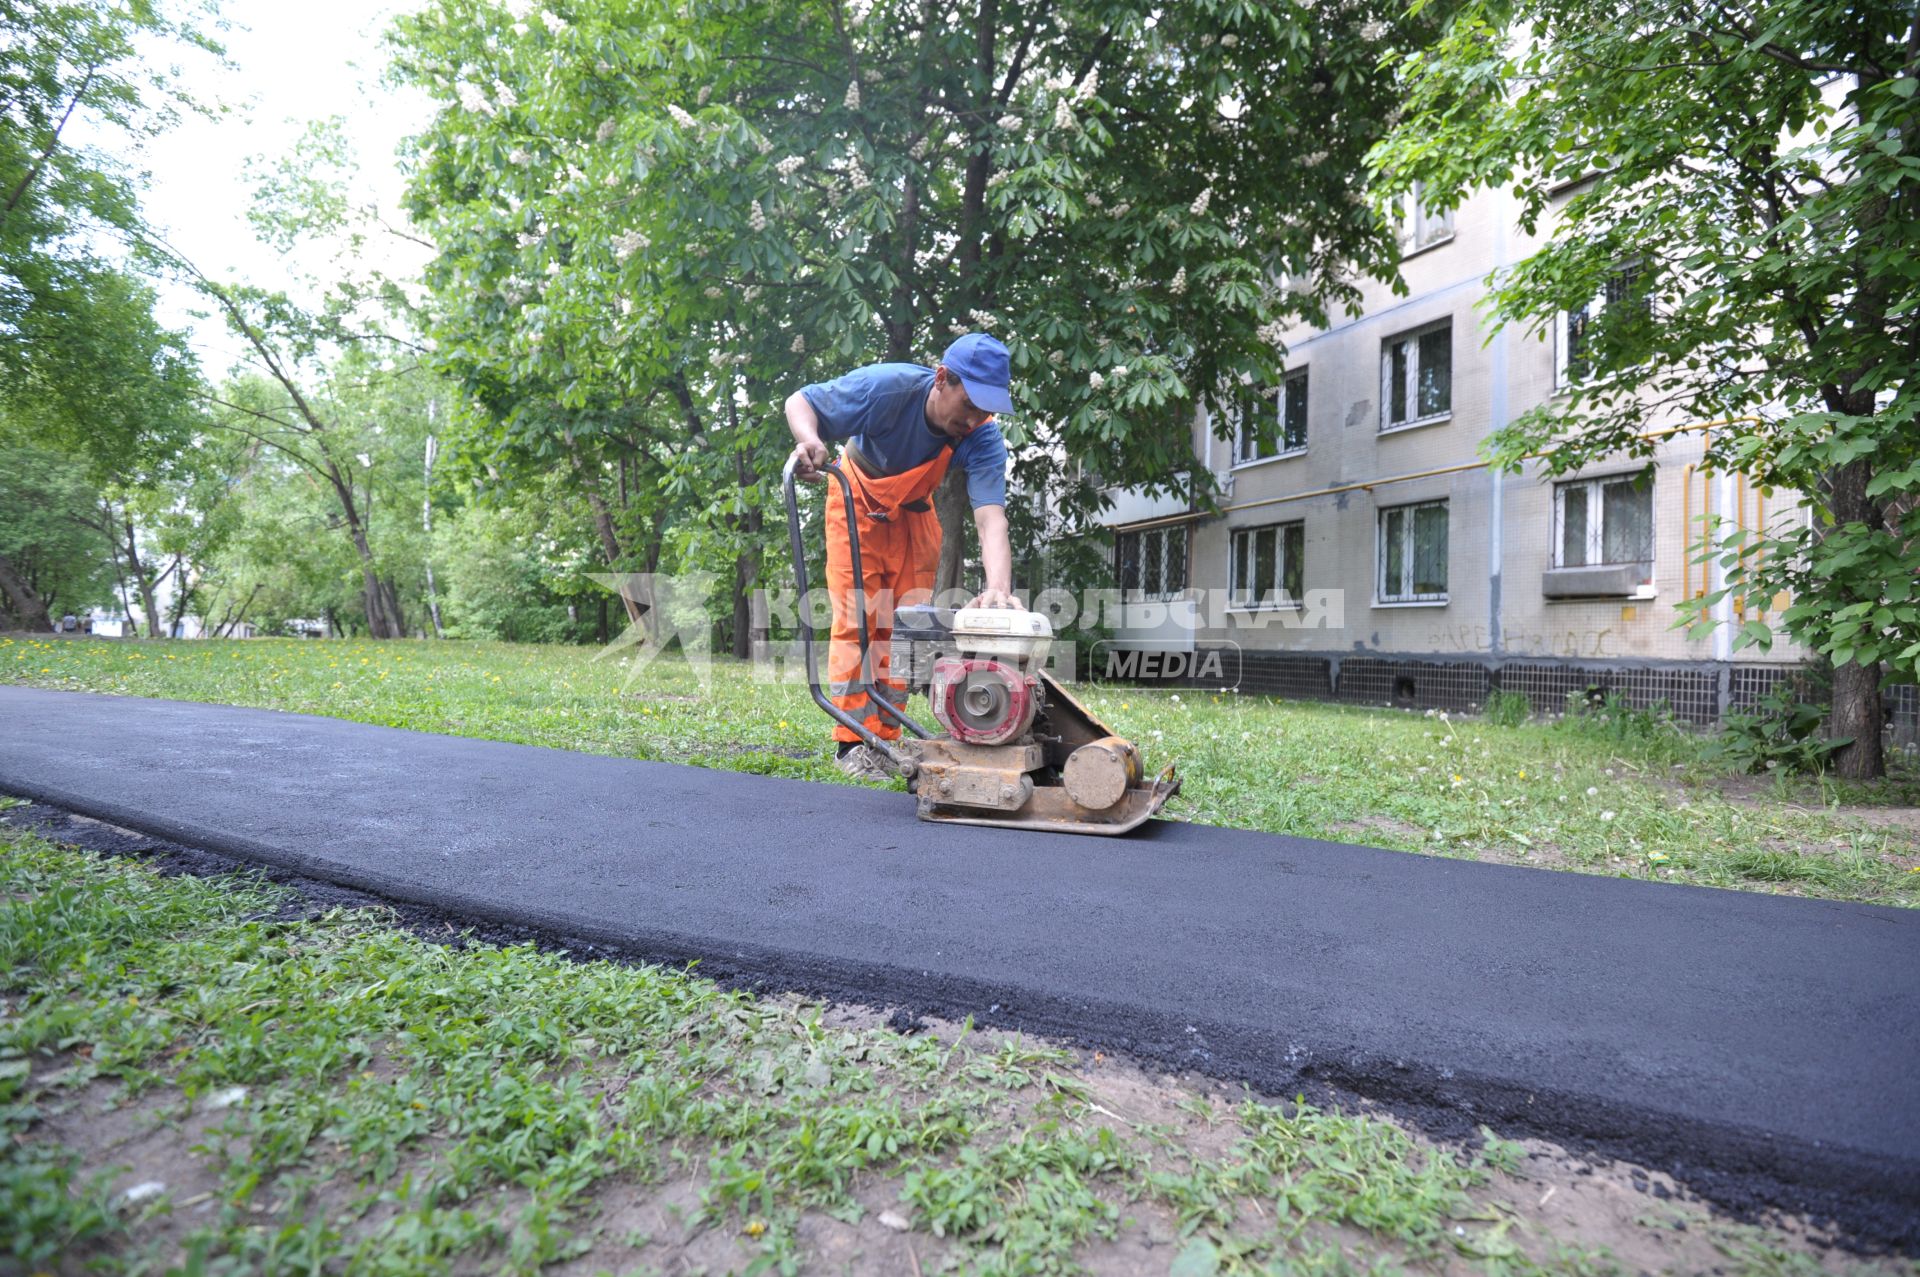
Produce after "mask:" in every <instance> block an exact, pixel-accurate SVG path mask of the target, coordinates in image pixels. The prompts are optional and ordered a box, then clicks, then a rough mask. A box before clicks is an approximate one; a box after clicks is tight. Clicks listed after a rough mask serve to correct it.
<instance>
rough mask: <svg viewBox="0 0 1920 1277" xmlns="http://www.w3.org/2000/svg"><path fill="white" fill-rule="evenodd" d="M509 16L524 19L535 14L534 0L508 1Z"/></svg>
mask: <svg viewBox="0 0 1920 1277" xmlns="http://www.w3.org/2000/svg"><path fill="white" fill-rule="evenodd" d="M506 10H507V16H509V17H512V18H524V17H526V16H528V15H529V14H531V13H532V12H533V0H507V3H506Z"/></svg>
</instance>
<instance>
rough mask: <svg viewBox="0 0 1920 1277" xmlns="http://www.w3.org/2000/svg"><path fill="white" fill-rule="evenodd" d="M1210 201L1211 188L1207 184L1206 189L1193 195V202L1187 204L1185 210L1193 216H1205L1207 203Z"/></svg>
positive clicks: (1211, 197)
mask: <svg viewBox="0 0 1920 1277" xmlns="http://www.w3.org/2000/svg"><path fill="white" fill-rule="evenodd" d="M1212 202H1213V188H1212V187H1211V186H1209V187H1208V188H1207V189H1206V190H1204V191H1202V192H1200V193H1199V194H1198V195H1196V196H1194V197H1193V203H1191V204H1189V205H1187V211H1188V212H1189V213H1192V214H1193V215H1194V216H1195V217H1205V216H1206V213H1207V205H1208V204H1210V203H1212Z"/></svg>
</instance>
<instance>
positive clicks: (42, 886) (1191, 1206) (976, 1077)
mask: <svg viewBox="0 0 1920 1277" xmlns="http://www.w3.org/2000/svg"><path fill="white" fill-rule="evenodd" d="M287 898H288V897H287V896H286V895H285V894H284V893H283V892H282V891H281V890H279V889H277V888H273V887H270V886H267V885H263V884H261V883H259V882H258V881H254V880H243V879H230V880H224V881H223V880H214V879H198V878H190V877H180V878H163V877H161V876H159V875H158V874H156V873H155V872H154V871H153V870H151V869H150V868H148V867H147V866H145V865H143V864H140V863H137V862H130V861H124V860H121V861H116V860H106V859H101V858H97V857H94V856H92V855H89V854H86V853H82V852H79V851H75V850H72V849H67V848H62V847H59V846H56V845H54V844H51V843H48V842H46V841H45V840H43V839H41V838H38V837H35V836H33V835H30V834H26V833H24V832H22V831H19V830H16V829H9V828H8V827H6V826H5V825H4V824H0V1210H4V1211H5V1213H6V1218H7V1219H8V1222H9V1227H8V1229H6V1230H5V1232H4V1235H0V1268H4V1267H6V1266H7V1262H8V1260H12V1261H13V1262H15V1263H16V1264H18V1265H19V1266H20V1267H21V1268H22V1269H23V1270H25V1271H35V1270H37V1269H39V1268H41V1267H52V1266H54V1265H56V1264H60V1265H62V1266H63V1268H65V1269H69V1270H73V1271H78V1270H79V1268H80V1267H82V1266H86V1267H88V1268H89V1270H91V1271H100V1272H107V1273H127V1274H132V1273H159V1272H162V1271H170V1272H182V1273H214V1272H234V1273H241V1272H244V1273H277V1272H317V1271H320V1270H321V1269H322V1268H323V1267H324V1269H325V1270H326V1271H329V1272H350V1273H370V1274H395V1275H400V1274H406V1275H409V1277H411V1275H413V1274H432V1273H442V1272H451V1271H492V1272H504V1273H532V1272H536V1271H539V1270H540V1269H541V1268H543V1267H545V1266H547V1265H549V1264H552V1263H555V1262H558V1261H563V1260H567V1259H570V1258H579V1257H582V1256H587V1257H589V1258H590V1259H591V1260H592V1261H593V1262H594V1263H595V1264H597V1265H601V1266H603V1267H605V1268H607V1269H609V1270H611V1269H613V1268H618V1269H619V1270H622V1271H635V1272H649V1271H684V1267H683V1265H682V1264H681V1262H680V1259H679V1257H678V1256H679V1251H680V1249H681V1248H684V1247H686V1246H689V1245H697V1244H700V1239H701V1238H703V1237H704V1238H706V1239H707V1242H708V1244H711V1243H713V1241H714V1240H715V1239H719V1240H720V1242H721V1243H722V1244H723V1247H724V1249H723V1250H722V1251H721V1252H720V1253H721V1258H720V1259H719V1260H718V1261H717V1262H718V1263H719V1264H720V1265H721V1266H723V1267H724V1268H725V1269H726V1270H727V1271H740V1272H794V1271H799V1270H801V1269H802V1267H804V1266H806V1265H807V1264H808V1262H809V1254H810V1252H809V1249H808V1242H807V1237H808V1232H807V1229H806V1228H805V1227H804V1225H805V1222H806V1221H808V1220H809V1219H811V1220H840V1221H850V1222H856V1223H857V1222H860V1221H863V1220H868V1219H869V1218H870V1212H869V1208H868V1207H867V1206H864V1205H863V1203H862V1198H863V1196H864V1198H865V1200H866V1201H868V1202H871V1201H874V1200H875V1199H876V1198H877V1200H878V1201H880V1202H881V1203H891V1204H892V1206H891V1209H893V1210H896V1211H898V1212H899V1213H900V1214H901V1215H902V1216H903V1217H904V1220H905V1225H906V1227H907V1228H908V1230H909V1231H908V1233H907V1234H906V1240H907V1241H908V1242H909V1243H911V1244H914V1245H916V1246H917V1247H918V1254H920V1255H923V1256H926V1257H927V1263H928V1271H934V1265H935V1262H936V1260H937V1261H938V1262H939V1263H940V1264H943V1265H944V1266H945V1267H947V1268H948V1269H950V1270H954V1271H964V1272H974V1273H985V1274H1038V1273H1055V1272H1074V1271H1079V1269H1080V1264H1081V1260H1082V1257H1083V1256H1085V1255H1086V1254H1087V1253H1088V1250H1089V1248H1096V1249H1097V1248H1098V1247H1099V1246H1100V1245H1102V1244H1103V1243H1105V1244H1110V1243H1111V1240H1112V1239H1114V1238H1115V1237H1117V1236H1119V1235H1121V1234H1123V1233H1125V1232H1127V1231H1128V1230H1130V1229H1131V1230H1134V1231H1135V1232H1137V1231H1138V1230H1139V1227H1140V1225H1139V1223H1138V1218H1139V1217H1141V1216H1146V1215H1150V1216H1152V1217H1154V1218H1158V1219H1164V1220H1166V1221H1168V1223H1167V1228H1168V1230H1169V1231H1168V1234H1167V1236H1166V1237H1165V1239H1164V1245H1165V1249H1164V1250H1162V1251H1161V1252H1159V1253H1160V1255H1161V1256H1162V1258H1161V1261H1160V1262H1161V1263H1162V1265H1163V1269H1162V1270H1163V1271H1164V1270H1165V1268H1164V1265H1165V1264H1167V1263H1169V1262H1171V1263H1172V1271H1175V1272H1180V1273H1188V1274H1211V1273H1255V1272H1266V1273H1303V1274H1304V1273H1357V1272H1399V1271H1407V1270H1411V1271H1418V1272H1430V1271H1441V1270H1446V1271H1467V1272H1485V1273H1490V1274H1534V1273H1542V1274H1544V1273H1581V1272H1587V1273H1602V1272H1613V1271H1617V1270H1618V1268H1617V1266H1616V1265H1615V1264H1614V1263H1613V1262H1612V1261H1611V1260H1610V1259H1609V1258H1608V1256H1607V1255H1606V1254H1604V1253H1602V1252H1601V1251H1600V1250H1598V1249H1597V1248H1595V1247H1592V1246H1589V1245H1586V1244H1584V1243H1583V1242H1582V1239H1580V1238H1575V1237H1556V1236H1553V1235H1552V1234H1551V1233H1546V1232H1541V1231H1538V1230H1536V1229H1534V1228H1533V1227H1532V1226H1531V1225H1530V1224H1529V1223H1528V1222H1527V1221H1526V1219H1525V1218H1523V1215H1524V1201H1525V1200H1530V1199H1531V1198H1532V1196H1533V1195H1534V1194H1536V1193H1537V1192H1538V1189H1537V1186H1532V1185H1527V1184H1525V1183H1524V1182H1523V1181H1521V1180H1517V1179H1515V1178H1514V1174H1515V1172H1516V1171H1518V1170H1519V1168H1520V1165H1521V1162H1522V1157H1521V1152H1520V1149H1519V1147H1518V1146H1516V1145H1512V1144H1508V1143H1506V1142H1504V1141H1501V1140H1498V1139H1493V1138H1491V1137H1489V1138H1488V1140H1487V1141H1486V1143H1485V1145H1484V1147H1483V1148H1481V1149H1479V1150H1465V1151H1462V1150H1453V1149H1448V1148H1444V1147H1437V1146H1434V1145H1431V1144H1428V1143H1425V1142H1423V1141H1421V1140H1419V1139H1417V1138H1415V1137H1413V1136H1410V1135H1409V1134H1407V1133H1406V1132H1405V1131H1404V1130H1402V1129H1401V1128H1399V1127H1398V1126H1395V1125H1393V1124H1391V1123H1389V1122H1386V1121H1383V1120H1380V1119H1378V1118H1374V1117H1368V1116H1349V1115H1343V1114H1340V1113H1335V1112H1327V1111H1323V1110H1320V1109H1316V1108H1314V1107H1312V1106H1310V1105H1305V1104H1297V1105H1284V1106H1274V1105H1266V1104H1260V1103H1255V1102H1253V1101H1251V1100H1248V1101H1246V1102H1243V1103H1241V1104H1239V1105H1237V1106H1231V1107H1220V1108H1217V1107H1216V1106H1215V1104H1214V1102H1213V1101H1212V1100H1211V1099H1208V1098H1205V1097H1203V1096H1199V1095H1188V1096H1187V1097H1186V1098H1185V1099H1182V1100H1180V1101H1179V1102H1178V1103H1177V1105H1175V1106H1173V1108H1176V1109H1178V1110H1180V1111H1181V1112H1184V1113H1186V1114H1188V1115H1189V1119H1190V1118H1191V1117H1194V1116H1198V1115H1200V1114H1202V1113H1204V1118H1205V1120H1204V1122H1193V1121H1191V1120H1188V1121H1187V1125H1188V1126H1190V1127H1191V1130H1189V1129H1186V1128H1185V1127H1176V1126H1174V1125H1172V1124H1166V1123H1159V1124H1156V1123H1152V1122H1147V1121H1143V1120H1140V1119H1139V1118H1137V1117H1136V1118H1134V1119H1130V1120H1128V1119H1121V1118H1119V1117H1118V1116H1117V1115H1116V1114H1114V1113H1113V1112H1112V1111H1111V1110H1110V1109H1108V1108H1107V1107H1105V1106H1104V1105H1103V1104H1102V1103H1101V1102H1100V1099H1101V1095H1100V1093H1099V1091H1098V1087H1099V1086H1100V1085H1101V1083H1100V1081H1099V1080H1098V1078H1097V1076H1095V1075H1093V1074H1090V1073H1089V1070H1088V1066H1087V1062H1086V1061H1084V1060H1083V1059H1082V1058H1081V1057H1079V1056H1076V1055H1075V1054H1073V1053H1070V1052H1066V1051H1062V1050H1059V1049H1057V1048H1054V1047H1050V1046H1048V1045H1046V1044H1044V1043H1037V1042H1032V1041H1028V1040H1023V1039H1020V1038H1015V1037H1006V1036H990V1035H973V1034H970V1033H968V1032H967V1031H966V1029H965V1028H964V1027H962V1028H960V1029H958V1030H956V1031H954V1032H952V1033H949V1034H948V1035H947V1036H946V1037H944V1038H943V1037H941V1036H938V1035H923V1036H915V1037H902V1036H899V1035H896V1034H894V1033H891V1032H887V1031H885V1030H882V1029H878V1028H868V1027H859V1026H854V1025H848V1024H835V1023H834V1022H832V1020H831V1019H830V1018H829V1016H828V1013H827V1012H826V1011H825V1009H824V1008H822V1007H819V1006H816V1005H811V1004H807V1003H803V1002H794V1001H786V1000H756V999H754V998H752V997H750V996H748V995H745V994H742V993H738V992H729V991H725V990H722V989H720V988H718V987H717V986H715V985H714V984H712V983H711V982H708V981H705V980H703V979H700V978H698V977H697V976H696V975H694V974H692V973H689V972H680V971H675V970H669V969H663V968H659V967H644V966H623V965H615V964H610V963H605V962H582V963H575V962H573V961H571V960H569V959H567V958H566V957H564V956H562V955H557V954H551V953H540V952H537V951H535V950H533V949H531V948H525V947H519V948H499V947H494V946H490V945H485V944H478V943H472V944H466V945H454V946H451V947H449V946H446V945H442V944H437V943H430V942H428V941H426V940H423V939H420V938H417V937H415V936H413V935H411V934H408V933H406V932H403V931H400V930H397V929H395V928H394V927H393V926H392V925H391V920H390V919H389V918H387V917H385V916H384V915H382V914H380V913H377V912H371V911H347V910H334V911H332V912H329V913H326V914H325V915H324V916H322V917H319V918H317V919H310V920H307V919H303V920H298V921H281V920H277V918H278V913H279V906H280V905H282V904H283V903H284V902H285V901H286V900H287ZM236 1088H239V1089H236ZM215 1097H218V1099H216V1098H215ZM1109 1102H1112V1101H1109ZM103 1103H105V1104H106V1105H107V1106H109V1107H118V1108H119V1109H121V1110H122V1111H132V1112H137V1113H145V1114H146V1115H147V1116H148V1117H149V1118H150V1119H151V1121H152V1123H153V1125H154V1126H155V1127H156V1128H159V1129H166V1128H167V1124H169V1123H178V1122H181V1121H183V1120H184V1119H185V1118H186V1117H187V1116H188V1115H190V1114H192V1113H195V1112H198V1113H202V1114H205V1113H207V1112H209V1111H211V1112H213V1114H214V1117H213V1121H212V1124H211V1125H210V1126H208V1127H207V1128H206V1129H205V1133H204V1134H203V1135H202V1136H200V1137H199V1139H198V1146H199V1150H200V1151H199V1158H200V1160H201V1162H202V1163H203V1164H204V1166H205V1167H206V1168H207V1169H208V1170H209V1171H210V1173H211V1174H212V1176H213V1178H214V1187H213V1188H212V1189H211V1190H209V1192H208V1193H207V1194H206V1196H207V1198H208V1199H209V1204H208V1205H207V1206H206V1208H205V1209H203V1210H200V1211H197V1212H196V1211H190V1210H189V1209H188V1208H189V1207H190V1206H191V1205H192V1204H193V1203H192V1202H190V1201H175V1200H174V1198H173V1196H172V1195H171V1194H169V1195H163V1196H161V1197H159V1198H157V1199H156V1200H154V1201H151V1202H148V1203H145V1204H143V1205H139V1206H133V1207H129V1206H122V1205H119V1204H117V1203H116V1202H115V1201H114V1200H112V1199H111V1197H110V1195H109V1192H108V1184H109V1183H110V1182H111V1180H112V1178H113V1175H114V1169H113V1168H112V1166H110V1165H103V1164H101V1159H99V1158H97V1157H96V1158H95V1159H94V1160H93V1161H92V1162H91V1163H90V1162H89V1161H88V1159H87V1158H85V1157H84V1156H82V1154H81V1153H80V1152H79V1151H77V1150H75V1149H70V1148H66V1147H63V1146H62V1145H60V1144H58V1143H57V1142H52V1141H50V1140H49V1139H48V1138H47V1136H46V1134H45V1122H46V1120H47V1119H49V1118H52V1117H56V1116H60V1115H62V1114H65V1115H66V1118H65V1120H67V1121H69V1122H71V1121H73V1120H74V1116H73V1115H74V1114H75V1113H76V1112H78V1113H90V1112H93V1111H94V1110H96V1109H98V1108H99V1107H100V1106H101V1105H102V1104H103ZM216 1104H224V1105H227V1106H228V1107H224V1108H212V1107H211V1106H214V1105H216ZM1170 1111H1171V1110H1170ZM1194 1132H1203V1133H1204V1132H1218V1133H1220V1134H1221V1135H1222V1136H1223V1137H1230V1138H1223V1143H1224V1149H1223V1151H1219V1152H1215V1153H1210V1154H1209V1153H1201V1152H1196V1151H1195V1150H1194V1149H1193V1148H1192V1147H1189V1146H1187V1144H1186V1143H1185V1142H1184V1141H1187V1140H1189V1139H1191V1138H1193V1137H1194ZM180 1138H181V1140H182V1141H183V1142H184V1140H185V1139H186V1138H188V1137H185V1136H182V1137H180ZM683 1182H691V1184H692V1191H691V1193H690V1195H689V1196H688V1197H687V1198H686V1200H687V1203H688V1205H687V1207H686V1209H685V1210H684V1211H682V1212H681V1213H680V1214H678V1215H677V1216H675V1215H673V1214H671V1212H670V1213H669V1215H668V1216H666V1218H670V1219H671V1220H672V1221H673V1224H672V1229H671V1230H670V1235H648V1234H645V1233H644V1232H642V1231H640V1230H635V1229H632V1228H630V1227H628V1228H623V1227H619V1226H618V1225H617V1224H616V1222H615V1220H614V1219H613V1218H612V1217H610V1215H609V1214H608V1209H609V1207H608V1203H609V1202H610V1201H613V1200H614V1199H615V1198H616V1197H617V1196H618V1195H619V1194H622V1193H624V1194H627V1195H631V1194H633V1193H635V1192H639V1193H641V1194H645V1193H648V1192H655V1191H662V1192H663V1191H665V1190H666V1189H667V1188H668V1187H669V1186H671V1185H673V1184H676V1183H683ZM878 1209H887V1207H885V1206H882V1207H880V1208H878ZM899 1222H900V1221H895V1225H894V1226H898V1224H899ZM1693 1222H1694V1228H1695V1230H1696V1231H1695V1232H1694V1233H1693V1234H1690V1235H1689V1236H1692V1237H1702V1236H1703V1235H1704V1229H1705V1227H1706V1224H1705V1222H1704V1220H1703V1217H1701V1216H1698V1215H1696V1216H1694V1217H1693ZM1713 1227H1714V1229H1715V1231H1714V1232H1713V1233H1712V1238H1713V1239H1714V1242H1715V1243H1716V1244H1718V1245H1720V1246H1722V1247H1723V1248H1724V1249H1725V1250H1726V1252H1727V1255H1728V1258H1727V1259H1725V1260H1724V1261H1723V1260H1721V1259H1720V1258H1719V1257H1718V1256H1717V1255H1716V1257H1715V1261H1714V1262H1716V1263H1724V1266H1725V1271H1727V1272H1730V1273H1743V1272H1752V1273H1759V1272H1768V1271H1812V1269H1811V1268H1810V1267H1808V1268H1798V1267H1791V1266H1789V1267H1782V1266H1781V1265H1794V1264H1798V1263H1799V1262H1800V1261H1801V1260H1802V1259H1804V1258H1805V1253H1804V1251H1803V1249H1802V1248H1799V1247H1797V1246H1796V1245H1795V1244H1793V1243H1791V1242H1789V1241H1787V1240H1785V1239H1784V1238H1783V1237H1777V1236H1775V1235H1772V1234H1767V1233H1760V1232H1756V1231H1754V1230H1742V1229H1737V1228H1732V1227H1731V1226H1727V1227H1724V1228H1722V1227H1721V1226H1718V1225H1715V1226H1713ZM869 1233H870V1234H873V1235H877V1236H878V1237H880V1238H886V1239H891V1238H893V1237H894V1234H892V1233H891V1232H888V1231H886V1230H884V1229H881V1228H880V1227H879V1226H878V1225H877V1224H873V1225H870V1227H869ZM1703 1244H1704V1243H1703ZM602 1261H604V1264H603V1263H602ZM709 1262H716V1261H712V1259H711V1255H710V1257H709ZM914 1262H915V1264H916V1265H917V1264H918V1263H919V1262H920V1261H919V1260H918V1259H916V1260H915V1261H914ZM880 1270H881V1269H878V1268H874V1267H869V1268H867V1269H865V1271H880Z"/></svg>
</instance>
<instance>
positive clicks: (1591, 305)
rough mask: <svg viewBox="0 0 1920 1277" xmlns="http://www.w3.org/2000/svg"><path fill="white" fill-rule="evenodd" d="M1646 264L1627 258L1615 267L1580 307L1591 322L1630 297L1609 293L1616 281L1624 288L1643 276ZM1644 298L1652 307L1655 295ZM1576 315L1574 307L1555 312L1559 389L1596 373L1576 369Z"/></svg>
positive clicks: (1555, 363)
mask: <svg viewBox="0 0 1920 1277" xmlns="http://www.w3.org/2000/svg"><path fill="white" fill-rule="evenodd" d="M1642 267H1643V263H1642V262H1640V261H1626V262H1621V263H1620V264H1618V265H1617V266H1615V267H1614V268H1613V270H1612V271H1611V272H1610V273H1609V274H1608V276H1607V281H1606V283H1604V284H1602V285H1601V286H1600V288H1599V290H1598V291H1596V292H1595V293H1594V295H1593V297H1592V298H1591V299H1590V300H1589V301H1588V302H1587V304H1586V305H1585V306H1582V307H1581V308H1580V310H1581V312H1582V313H1583V314H1585V315H1586V316H1587V322H1588V323H1589V324H1591V323H1593V322H1595V321H1596V320H1598V319H1599V318H1600V316H1601V315H1602V314H1604V313H1605V312H1606V310H1607V308H1608V307H1609V306H1617V305H1620V304H1621V303H1622V302H1623V301H1625V300H1626V298H1625V296H1624V295H1623V296H1619V297H1612V296H1609V294H1610V293H1612V292H1614V290H1615V287H1616V285H1619V286H1623V288H1624V287H1631V286H1632V284H1633V281H1634V280H1636V279H1638V278H1639V276H1640V271H1641V269H1642ZM1643 300H1644V304H1645V305H1647V306H1648V307H1649V308H1651V307H1652V305H1653V302H1652V299H1651V298H1646V299H1643ZM1573 316H1574V312H1573V311H1570V310H1563V311H1561V312H1559V314H1557V315H1555V316H1554V321H1553V388H1554V389H1555V390H1556V391H1565V390H1571V389H1573V387H1575V386H1577V385H1580V384H1581V383H1583V382H1586V381H1588V380H1590V379H1591V376H1592V374H1591V372H1588V373H1586V374H1584V375H1582V376H1579V377H1575V376H1574V375H1573V373H1572V364H1573Z"/></svg>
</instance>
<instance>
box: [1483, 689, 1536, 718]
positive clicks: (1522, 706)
mask: <svg viewBox="0 0 1920 1277" xmlns="http://www.w3.org/2000/svg"><path fill="white" fill-rule="evenodd" d="M1532 714H1533V702H1532V701H1531V700H1529V699H1527V694H1526V693H1525V692H1507V691H1502V690H1500V689H1499V688H1495V689H1494V690H1493V691H1492V692H1491V693H1490V694H1489V695H1488V696H1487V708H1486V716H1487V721H1488V722H1489V723H1492V724H1493V725H1494V726H1495V727H1518V726H1520V724H1522V723H1524V722H1526V721H1527V719H1528V718H1529V717H1531V716H1532Z"/></svg>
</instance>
